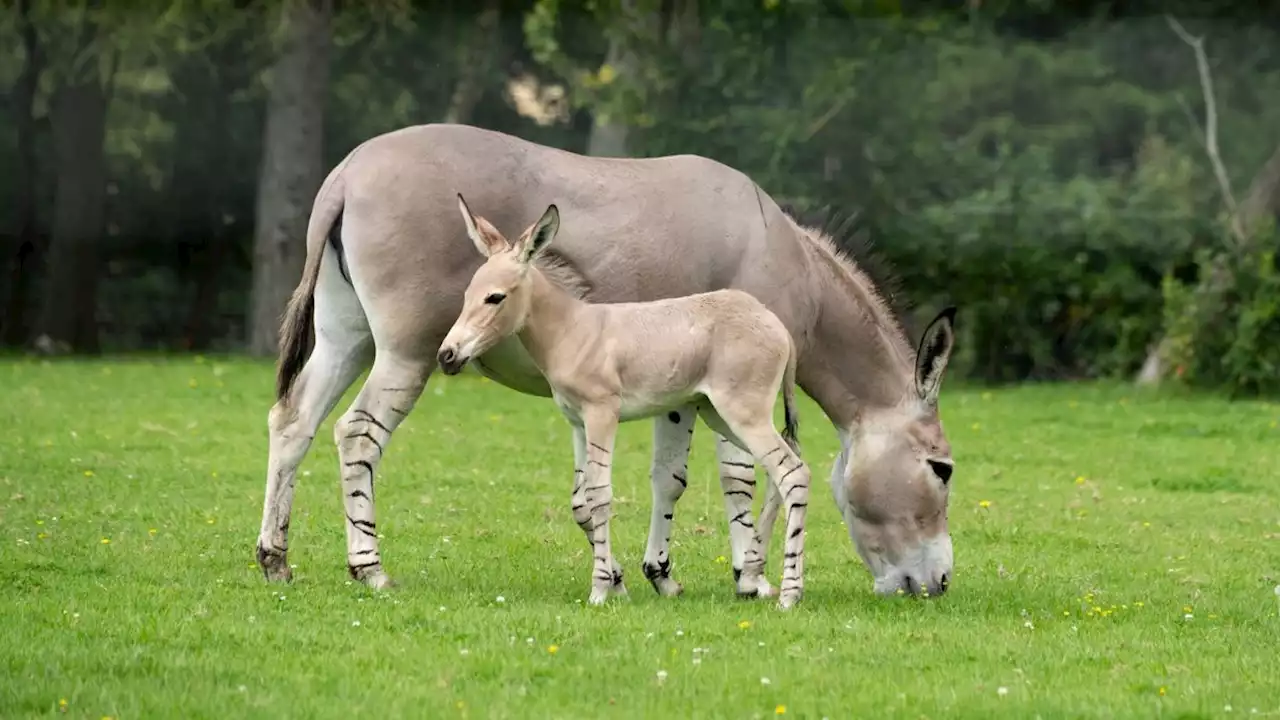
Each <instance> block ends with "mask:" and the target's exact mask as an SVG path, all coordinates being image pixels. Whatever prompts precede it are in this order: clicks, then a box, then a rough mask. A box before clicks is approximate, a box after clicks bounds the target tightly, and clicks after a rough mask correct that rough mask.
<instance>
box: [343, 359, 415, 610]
mask: <svg viewBox="0 0 1280 720" xmlns="http://www.w3.org/2000/svg"><path fill="white" fill-rule="evenodd" d="M433 369H434V365H433V363H432V362H431V361H429V360H425V359H419V358H415V357H413V356H408V355H401V354H397V353H394V352H387V351H384V350H381V349H380V350H379V351H378V354H377V357H376V359H375V360H374V362H373V369H372V370H371V371H370V372H369V378H368V380H366V381H365V384H364V387H363V388H361V390H360V394H359V395H358V396H357V397H356V399H355V402H353V403H352V404H351V407H350V409H348V410H347V412H346V413H344V414H343V416H342V417H341V418H340V419H339V420H338V422H337V423H336V424H335V425H334V427H333V437H334V442H336V443H337V445H338V461H339V470H340V472H341V474H342V504H343V506H344V508H345V510H346V519H347V523H346V524H347V570H348V571H349V572H350V573H351V577H352V578H353V579H355V580H359V581H360V582H363V583H365V584H366V585H368V586H370V587H372V588H374V589H381V588H384V587H387V586H388V585H390V584H391V579H390V578H389V577H387V574H386V572H384V571H383V568H382V557H381V556H380V555H379V553H378V525H377V520H376V517H375V512H374V490H373V479H374V473H375V472H377V469H378V461H379V460H381V459H382V455H383V453H385V452H386V450H387V446H388V444H389V443H390V441H391V434H392V433H393V432H395V429H396V428H397V427H398V426H399V425H400V423H401V422H402V421H403V420H404V418H405V416H407V415H408V414H409V411H410V410H412V409H413V406H414V404H415V403H416V402H417V401H418V397H419V396H420V395H421V394H422V389H423V387H425V386H426V383H427V377H428V376H429V375H430V374H431V371H432V370H433Z"/></svg>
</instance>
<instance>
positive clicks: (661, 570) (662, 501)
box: [641, 405, 698, 596]
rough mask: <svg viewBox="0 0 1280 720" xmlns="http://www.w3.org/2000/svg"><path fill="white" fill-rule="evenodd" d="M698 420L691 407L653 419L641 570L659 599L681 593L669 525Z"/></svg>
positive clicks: (681, 489) (684, 480)
mask: <svg viewBox="0 0 1280 720" xmlns="http://www.w3.org/2000/svg"><path fill="white" fill-rule="evenodd" d="M697 419H698V413H697V410H696V409H695V407H694V406H692V405H689V406H686V407H679V408H676V409H675V410H672V411H671V412H669V413H667V414H666V415H664V416H659V417H655V418H654V419H653V465H652V467H651V469H650V486H651V488H652V490H653V510H652V515H651V516H650V518H649V540H648V542H647V543H646V546H645V552H644V564H643V565H642V566H641V567H642V569H643V570H644V576H645V577H646V578H648V580H649V582H650V583H652V584H653V589H654V590H657V591H658V594H659V595H667V596H674V595H679V594H680V593H681V592H683V591H684V588H683V587H681V585H680V583H678V582H676V581H675V580H673V579H671V524H672V521H673V519H674V518H675V512H676V503H677V502H678V501H679V500H680V496H681V495H683V494H684V491H685V488H686V487H688V484H689V449H690V446H691V445H692V443H693V425H694V422H695V421H696V420H697Z"/></svg>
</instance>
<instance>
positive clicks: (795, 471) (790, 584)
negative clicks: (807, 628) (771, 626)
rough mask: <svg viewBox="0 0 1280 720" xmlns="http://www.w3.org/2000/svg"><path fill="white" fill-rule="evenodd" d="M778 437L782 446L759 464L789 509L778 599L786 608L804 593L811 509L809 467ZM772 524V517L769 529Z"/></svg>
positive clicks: (762, 457) (797, 600) (778, 446)
mask: <svg viewBox="0 0 1280 720" xmlns="http://www.w3.org/2000/svg"><path fill="white" fill-rule="evenodd" d="M775 436H776V437H777V442H779V443H781V444H780V445H777V446H775V447H774V448H773V449H772V450H770V451H769V452H767V453H765V454H764V455H763V456H761V457H760V464H762V465H765V467H766V469H767V471H768V473H769V478H770V480H772V481H773V484H774V486H775V488H776V492H777V493H778V494H779V495H780V496H781V498H782V504H783V506H784V507H786V510H787V525H786V527H787V530H786V532H787V537H786V541H785V542H784V544H783V554H782V590H781V592H780V593H779V597H778V604H779V605H780V606H781V607H783V608H784V609H785V608H789V607H791V606H793V605H795V604H796V603H797V602H799V601H800V596H801V595H802V594H803V593H804V521H805V516H806V515H807V513H808V508H809V466H808V465H806V464H805V462H804V461H803V460H801V459H800V458H799V457H798V456H797V455H796V454H795V453H794V452H792V450H791V448H789V447H787V445H786V443H785V442H784V441H783V440H782V437H781V436H777V434H776V433H775ZM770 494H772V493H770ZM766 505H768V499H767V498H766ZM775 507H776V506H775ZM761 514H763V511H762V513H761ZM772 525H773V521H772V518H770V519H769V525H768V527H772Z"/></svg>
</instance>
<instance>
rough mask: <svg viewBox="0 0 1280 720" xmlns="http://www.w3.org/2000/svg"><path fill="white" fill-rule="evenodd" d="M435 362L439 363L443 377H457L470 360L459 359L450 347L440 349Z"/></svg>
mask: <svg viewBox="0 0 1280 720" xmlns="http://www.w3.org/2000/svg"><path fill="white" fill-rule="evenodd" d="M436 360H437V361H438V362H439V363H440V369H441V370H442V371H444V374H445V375H457V374H458V373H460V372H462V367H463V366H464V365H466V364H467V360H470V358H465V357H460V356H459V355H458V353H457V351H456V350H454V349H453V348H451V347H443V348H440V352H439V353H438V354H437V355H436Z"/></svg>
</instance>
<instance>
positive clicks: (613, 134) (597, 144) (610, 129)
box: [587, 0, 632, 157]
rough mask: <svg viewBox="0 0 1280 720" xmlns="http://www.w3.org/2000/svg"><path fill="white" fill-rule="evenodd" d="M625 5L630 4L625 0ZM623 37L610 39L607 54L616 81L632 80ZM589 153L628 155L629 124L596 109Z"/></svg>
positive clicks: (588, 147) (588, 144) (588, 140)
mask: <svg viewBox="0 0 1280 720" xmlns="http://www.w3.org/2000/svg"><path fill="white" fill-rule="evenodd" d="M623 4H624V5H626V4H628V3H626V2H625V0H624V3H623ZM624 43H625V41H624V40H623V39H622V38H618V37H615V38H613V39H611V40H610V41H609V52H608V54H606V55H605V64H607V65H609V66H610V67H612V68H613V69H614V71H615V72H616V73H617V78H616V79H615V80H614V82H618V81H619V80H623V81H624V82H626V81H630V80H631V77H630V73H629V72H627V71H628V70H630V66H631V63H632V55H631V53H630V52H629V51H628V50H627V49H626V47H625V45H624ZM587 154H588V155H595V156H598V157H626V156H627V126H626V123H624V122H623V121H622V120H620V119H618V118H614V117H611V116H610V115H609V114H608V113H607V112H603V111H601V110H596V111H595V113H594V114H593V116H592V118H591V134H590V135H588V136H587Z"/></svg>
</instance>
